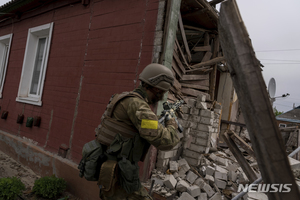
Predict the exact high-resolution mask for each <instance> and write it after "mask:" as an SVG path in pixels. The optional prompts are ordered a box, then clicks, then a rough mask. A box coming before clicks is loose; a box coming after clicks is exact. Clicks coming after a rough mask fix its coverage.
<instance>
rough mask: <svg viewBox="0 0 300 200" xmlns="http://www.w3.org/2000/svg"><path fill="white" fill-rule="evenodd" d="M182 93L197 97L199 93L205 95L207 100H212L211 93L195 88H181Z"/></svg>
mask: <svg viewBox="0 0 300 200" xmlns="http://www.w3.org/2000/svg"><path fill="white" fill-rule="evenodd" d="M181 92H182V94H186V95H190V96H193V97H197V96H198V95H205V96H206V99H207V100H210V97H209V94H207V93H205V92H201V91H199V90H194V89H190V88H181Z"/></svg>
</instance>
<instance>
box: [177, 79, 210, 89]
mask: <svg viewBox="0 0 300 200" xmlns="http://www.w3.org/2000/svg"><path fill="white" fill-rule="evenodd" d="M179 82H180V83H186V84H194V85H203V86H207V87H209V80H208V79H203V80H187V81H183V80H180V81H179Z"/></svg>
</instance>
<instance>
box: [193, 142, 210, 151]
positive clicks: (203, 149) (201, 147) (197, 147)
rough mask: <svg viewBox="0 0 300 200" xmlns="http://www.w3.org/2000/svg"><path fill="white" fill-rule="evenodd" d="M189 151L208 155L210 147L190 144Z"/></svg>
mask: <svg viewBox="0 0 300 200" xmlns="http://www.w3.org/2000/svg"><path fill="white" fill-rule="evenodd" d="M188 149H190V150H192V151H196V152H199V153H208V151H209V147H203V146H199V145H196V144H193V143H191V144H190V146H189V147H188Z"/></svg>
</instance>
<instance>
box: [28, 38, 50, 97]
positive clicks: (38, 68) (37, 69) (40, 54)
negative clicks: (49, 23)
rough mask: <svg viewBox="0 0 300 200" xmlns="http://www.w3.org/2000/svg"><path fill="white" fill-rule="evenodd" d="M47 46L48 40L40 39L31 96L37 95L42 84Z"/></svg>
mask: <svg viewBox="0 0 300 200" xmlns="http://www.w3.org/2000/svg"><path fill="white" fill-rule="evenodd" d="M45 45H46V38H40V39H39V43H38V48H37V53H36V58H35V63H34V69H33V74H32V80H31V87H30V94H35V95H37V90H38V86H39V82H40V74H41V71H42V65H43V57H44V49H45Z"/></svg>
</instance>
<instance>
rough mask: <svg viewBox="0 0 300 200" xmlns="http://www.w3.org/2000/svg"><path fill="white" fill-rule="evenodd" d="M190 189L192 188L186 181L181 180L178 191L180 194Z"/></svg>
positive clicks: (178, 183) (177, 186) (177, 187)
mask: <svg viewBox="0 0 300 200" xmlns="http://www.w3.org/2000/svg"><path fill="white" fill-rule="evenodd" d="M188 187H190V185H189V184H188V183H187V182H186V181H185V180H180V181H178V182H177V185H176V190H177V191H179V192H186V191H187V188H188Z"/></svg>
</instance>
